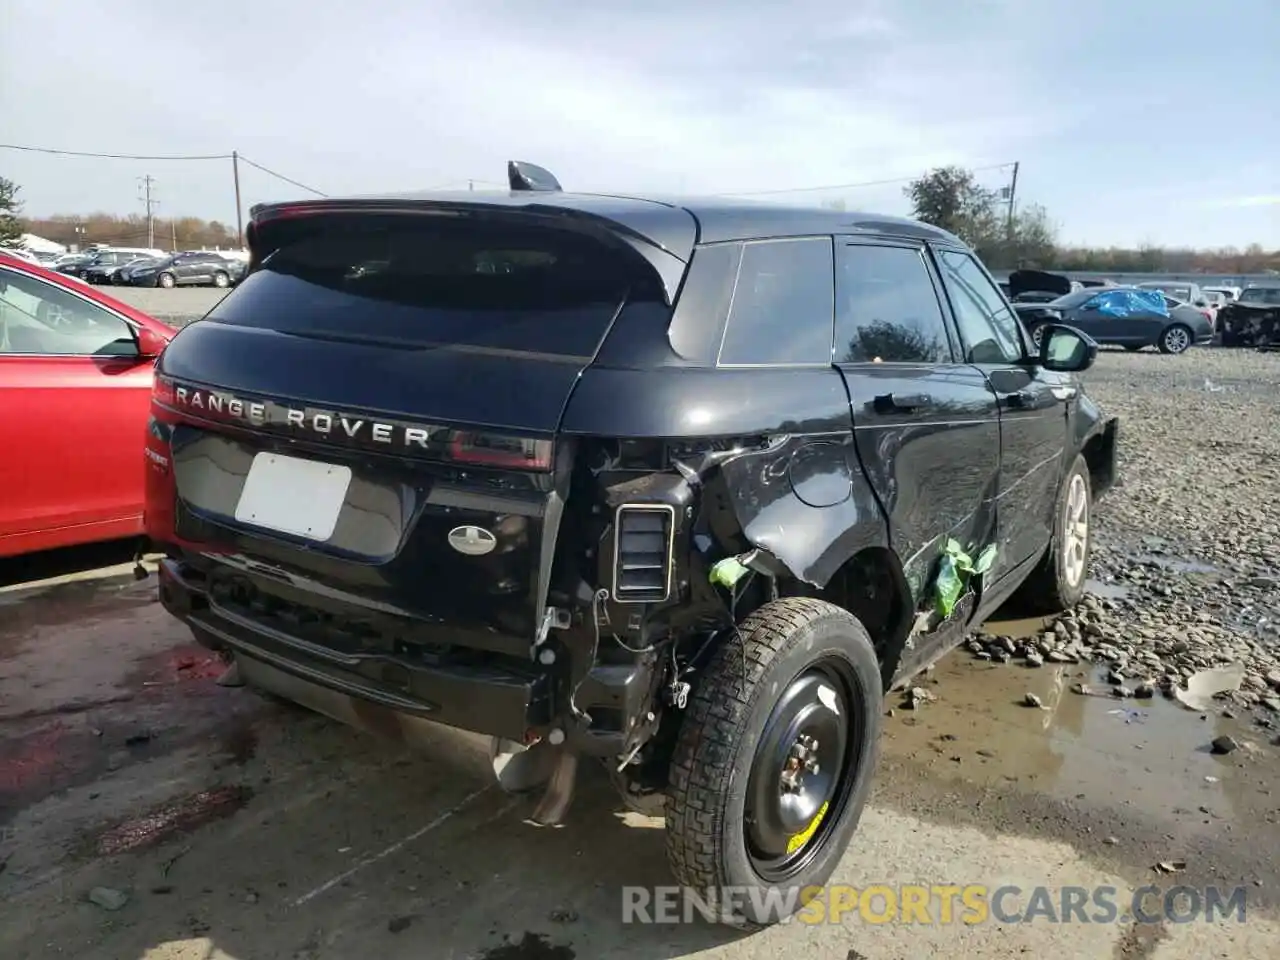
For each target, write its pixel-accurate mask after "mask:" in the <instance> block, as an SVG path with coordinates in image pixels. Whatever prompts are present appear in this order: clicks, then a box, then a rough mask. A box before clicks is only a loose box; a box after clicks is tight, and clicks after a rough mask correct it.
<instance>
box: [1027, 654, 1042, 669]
mask: <svg viewBox="0 0 1280 960" xmlns="http://www.w3.org/2000/svg"><path fill="white" fill-rule="evenodd" d="M1027 666H1029V667H1043V666H1044V657H1042V656H1041V655H1040V654H1038V653H1036V652H1035V651H1034V650H1028V651H1027Z"/></svg>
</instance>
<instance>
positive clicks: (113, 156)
mask: <svg viewBox="0 0 1280 960" xmlns="http://www.w3.org/2000/svg"><path fill="white" fill-rule="evenodd" d="M0 149H3V150H23V151H26V152H27V153H49V154H54V155H56V156H60V157H94V158H96V159H99V160H229V159H230V158H231V154H229V153H213V154H201V155H189V156H174V155H169V156H148V155H144V154H134V153H93V152H90V151H86V150H54V149H52V148H50V147H27V146H22V145H20V144H16V143H0Z"/></svg>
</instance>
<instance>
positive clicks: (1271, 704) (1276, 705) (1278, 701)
mask: <svg viewBox="0 0 1280 960" xmlns="http://www.w3.org/2000/svg"><path fill="white" fill-rule="evenodd" d="M1259 702H1261V704H1262V705H1263V706H1264V707H1266V708H1267V709H1268V710H1273V711H1275V712H1276V713H1280V697H1261V698H1260V700H1259Z"/></svg>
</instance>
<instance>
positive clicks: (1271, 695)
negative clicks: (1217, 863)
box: [970, 348, 1280, 727]
mask: <svg viewBox="0 0 1280 960" xmlns="http://www.w3.org/2000/svg"><path fill="white" fill-rule="evenodd" d="M1085 379H1086V381H1087V386H1088V390H1089V392H1090V393H1091V394H1092V395H1093V396H1094V397H1095V398H1096V399H1097V400H1098V401H1099V402H1100V403H1102V404H1103V405H1104V406H1105V407H1106V408H1107V409H1108V410H1109V411H1111V412H1114V413H1117V414H1119V415H1120V417H1121V427H1120V430H1121V433H1120V460H1121V462H1120V485H1119V486H1118V487H1117V488H1116V489H1115V490H1114V492H1113V493H1112V494H1111V496H1109V497H1108V498H1105V499H1104V500H1103V501H1102V503H1101V504H1100V505H1099V507H1098V509H1097V511H1096V513H1095V516H1094V535H1095V540H1094V554H1093V564H1092V575H1093V577H1094V582H1093V583H1092V584H1091V591H1090V592H1091V595H1090V596H1089V597H1087V598H1086V602H1085V604H1084V605H1083V606H1082V607H1081V608H1080V609H1079V610H1077V611H1075V612H1074V613H1070V614H1067V615H1065V616H1063V617H1061V618H1059V620H1058V621H1057V622H1049V623H1046V624H1044V625H1043V626H1044V629H1043V631H1041V632H1039V633H1032V634H1031V635H1030V636H1027V637H1023V638H1012V637H1007V636H1006V637H1000V636H997V637H994V638H986V639H979V640H975V641H974V642H973V643H971V645H970V649H972V650H973V651H974V653H975V654H976V655H977V656H979V657H983V658H984V659H985V658H991V659H996V660H1018V659H1022V660H1024V661H1025V658H1026V654H1027V653H1030V654H1031V663H1032V665H1035V664H1036V663H1037V661H1038V660H1039V659H1040V658H1044V659H1047V660H1048V661H1050V662H1054V661H1057V662H1074V661H1076V660H1097V661H1100V662H1101V663H1102V664H1103V665H1105V667H1106V668H1107V669H1106V671H1105V672H1104V673H1102V674H1101V675H1100V680H1101V681H1102V682H1101V684H1086V685H1085V692H1094V690H1093V688H1094V687H1098V688H1099V690H1098V691H1097V692H1107V693H1109V694H1111V695H1116V696H1120V697H1122V698H1123V697H1128V696H1134V695H1138V696H1142V697H1148V696H1151V695H1152V694H1153V693H1154V692H1155V690H1163V691H1164V692H1166V693H1167V694H1172V688H1173V686H1174V685H1175V684H1178V683H1179V682H1181V681H1185V680H1186V678H1187V677H1189V676H1191V675H1192V674H1193V673H1195V672H1196V671H1198V670H1202V669H1205V668H1210V667H1221V666H1226V665H1229V664H1242V665H1243V666H1244V668H1245V673H1244V679H1243V684H1242V686H1241V689H1240V690H1239V691H1237V692H1236V693H1234V694H1233V695H1231V696H1230V697H1227V698H1223V699H1222V700H1221V701H1220V704H1221V708H1222V709H1225V710H1227V711H1228V712H1231V711H1233V710H1245V711H1256V713H1255V717H1256V721H1257V722H1258V723H1259V724H1260V725H1261V726H1263V727H1270V726H1271V725H1272V724H1273V723H1275V724H1277V725H1278V726H1280V391H1278V390H1277V388H1278V387H1280V354H1263V353H1257V352H1254V351H1245V350H1221V349H1212V348H1209V349H1196V350H1192V351H1190V352H1189V353H1188V354H1186V355H1184V356H1181V357H1167V356H1162V355H1160V354H1158V353H1155V352H1145V351H1144V352H1142V353H1137V354H1128V353H1122V352H1112V351H1106V352H1105V353H1103V354H1102V355H1101V356H1100V357H1099V359H1098V362H1097V364H1096V366H1095V367H1094V369H1093V370H1091V371H1089V372H1088V373H1087V374H1086V375H1085Z"/></svg>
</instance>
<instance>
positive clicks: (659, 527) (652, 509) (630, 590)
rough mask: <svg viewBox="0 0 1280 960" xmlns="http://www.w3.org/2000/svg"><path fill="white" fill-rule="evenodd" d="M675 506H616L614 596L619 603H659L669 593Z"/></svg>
mask: <svg viewBox="0 0 1280 960" xmlns="http://www.w3.org/2000/svg"><path fill="white" fill-rule="evenodd" d="M674 528H675V510H674V509H673V508H672V507H670V506H667V505H662V504H652V505H650V504H629V505H625V506H621V507H619V508H618V511H617V514H616V521H615V525H614V529H615V531H616V538H615V541H614V561H613V598H614V599H615V600H617V601H618V602H619V603H659V602H661V601H663V600H666V599H667V597H668V596H669V595H670V593H671V548H672V543H671V539H672V535H673V531H674Z"/></svg>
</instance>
